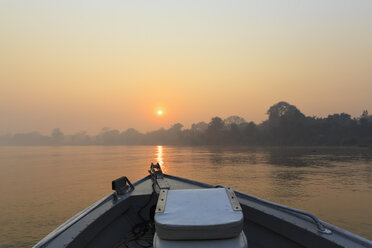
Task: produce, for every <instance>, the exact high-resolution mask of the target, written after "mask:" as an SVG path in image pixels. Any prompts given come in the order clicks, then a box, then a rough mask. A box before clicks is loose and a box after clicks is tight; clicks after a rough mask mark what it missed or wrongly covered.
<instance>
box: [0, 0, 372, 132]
mask: <svg viewBox="0 0 372 248" xmlns="http://www.w3.org/2000/svg"><path fill="white" fill-rule="evenodd" d="M371 23H372V2H371V1H367V0H366V1H344V0H328V1H320V0H314V1H295V0H291V1H289V0H283V1H280V3H279V1H275V0H270V1H234V2H231V1H203V0H201V1H160V2H155V1H135V2H131V1H102V2H99V1H79V2H77V1H59V2H57V3H56V2H52V1H16V2H15V1H10V0H6V1H1V3H0V42H1V43H0V44H1V46H0V118H1V120H0V134H3V133H8V132H11V133H14V132H26V131H41V132H43V133H49V132H50V131H51V129H53V128H55V127H59V128H61V129H62V131H64V132H66V133H72V132H77V131H81V130H86V131H88V132H89V133H92V134H95V133H97V132H99V130H100V129H101V128H103V127H111V128H117V129H120V130H124V129H127V128H129V127H134V128H136V129H138V130H140V131H148V130H153V129H157V128H159V127H162V126H164V127H169V126H170V125H171V124H173V123H176V122H181V123H183V124H184V125H185V126H186V127H188V126H190V125H191V124H192V123H194V122H198V121H209V120H210V118H211V117H213V116H216V115H218V116H221V117H228V116H230V115H240V116H242V117H244V118H245V119H246V120H253V121H256V122H260V121H262V120H264V119H265V118H266V116H265V112H266V110H267V109H268V108H269V106H271V105H272V104H274V103H276V102H278V101H281V100H285V101H288V102H290V103H292V104H294V105H296V106H297V107H298V108H299V109H300V110H301V111H302V112H304V113H305V114H307V115H317V116H325V115H327V114H329V113H336V112H347V113H350V114H351V115H353V116H358V115H360V114H361V112H362V110H364V109H369V110H370V111H372V101H371V100H370V99H372V69H371V68H372V67H371V65H372V45H371V44H372V25H371ZM159 108H161V109H163V110H164V115H163V116H162V117H158V116H156V110H157V109H159Z"/></svg>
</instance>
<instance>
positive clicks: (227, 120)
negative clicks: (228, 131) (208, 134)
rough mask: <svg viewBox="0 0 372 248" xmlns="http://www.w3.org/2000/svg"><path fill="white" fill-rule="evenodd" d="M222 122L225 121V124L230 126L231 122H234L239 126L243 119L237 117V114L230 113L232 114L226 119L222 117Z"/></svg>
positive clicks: (243, 121)
mask: <svg viewBox="0 0 372 248" xmlns="http://www.w3.org/2000/svg"><path fill="white" fill-rule="evenodd" d="M223 122H224V123H225V125H226V126H230V125H231V124H236V125H238V126H239V125H241V124H243V123H245V120H244V118H242V117H239V116H237V115H232V116H229V117H227V118H226V119H224V120H223Z"/></svg>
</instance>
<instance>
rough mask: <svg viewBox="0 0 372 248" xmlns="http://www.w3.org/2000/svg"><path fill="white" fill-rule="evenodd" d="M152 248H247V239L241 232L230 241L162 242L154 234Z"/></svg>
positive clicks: (162, 240)
mask: <svg viewBox="0 0 372 248" xmlns="http://www.w3.org/2000/svg"><path fill="white" fill-rule="evenodd" d="M153 245H154V248H190V247H193V248H207V247H208V248H210V247H213V248H247V247H248V243H247V239H246V237H245V235H244V233H243V232H241V233H240V235H239V236H237V237H235V238H231V239H216V240H188V241H182V240H177V241H174V240H164V239H160V238H159V237H158V236H157V235H156V233H155V235H154V243H153Z"/></svg>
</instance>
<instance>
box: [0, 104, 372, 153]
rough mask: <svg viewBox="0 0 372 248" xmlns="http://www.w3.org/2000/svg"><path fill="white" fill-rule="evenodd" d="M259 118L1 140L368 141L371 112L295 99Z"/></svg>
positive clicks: (2, 140)
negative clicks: (309, 111) (318, 113)
mask: <svg viewBox="0 0 372 248" xmlns="http://www.w3.org/2000/svg"><path fill="white" fill-rule="evenodd" d="M267 115H268V119H267V120H265V121H263V122H262V123H260V124H256V123H254V122H252V121H251V122H247V121H245V120H244V119H243V118H242V117H239V116H230V117H228V118H226V119H222V118H220V117H214V118H212V119H211V121H210V122H209V123H205V122H199V123H195V124H192V126H191V128H189V129H186V128H183V125H182V124H180V123H176V124H174V125H172V126H171V127H170V128H168V129H164V128H161V129H158V130H155V131H150V132H147V133H141V132H139V131H137V130H135V129H133V128H130V129H128V130H126V131H123V132H120V131H119V130H117V129H109V128H104V129H102V131H101V132H100V133H99V134H97V135H95V136H90V135H88V134H87V133H86V132H79V133H76V134H72V135H65V134H64V133H63V132H62V131H61V130H60V129H59V128H55V129H54V130H53V131H52V132H51V134H50V135H42V134H40V133H39V132H30V133H16V134H14V135H11V134H7V135H2V136H0V145H26V146H27V145H188V146H189V145H190V146H191V145H259V146H293V145H301V146H318V145H321V146H356V145H359V146H372V115H369V114H368V111H366V110H365V111H363V113H362V114H361V116H360V117H356V118H352V117H351V116H350V115H349V114H346V113H341V114H332V115H328V116H327V117H326V118H319V117H313V116H305V115H304V114H303V113H301V111H300V110H299V109H298V108H297V107H296V106H294V105H291V104H289V103H287V102H279V103H276V104H274V105H273V106H271V107H270V108H269V109H268V111H267Z"/></svg>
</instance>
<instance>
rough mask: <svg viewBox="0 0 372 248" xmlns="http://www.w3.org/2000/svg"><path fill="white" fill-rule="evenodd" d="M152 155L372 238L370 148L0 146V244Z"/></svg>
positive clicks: (42, 230) (179, 172)
mask: <svg viewBox="0 0 372 248" xmlns="http://www.w3.org/2000/svg"><path fill="white" fill-rule="evenodd" d="M150 162H154V163H159V164H161V165H162V169H163V171H164V172H165V173H167V174H171V175H175V176H181V177H185V178H189V179H193V180H197V181H201V182H205V183H210V184H213V185H217V184H223V185H227V186H231V187H233V188H235V189H237V190H239V191H243V192H246V193H249V194H252V195H255V196H258V197H261V198H263V199H266V200H270V201H274V202H278V203H281V204H285V205H289V206H291V207H295V208H299V209H303V210H306V211H309V212H311V213H313V214H315V215H317V216H318V217H319V218H321V219H323V220H325V221H327V222H330V223H333V224H336V225H338V226H340V227H342V228H346V229H347V230H349V231H351V232H355V233H356V234H359V235H362V236H364V237H367V238H369V239H372V231H371V230H372V211H371V209H372V198H371V194H372V149H361V148H327V147H317V148H303V147H302V148H301V147H287V148H285V147H282V148H262V147H236V146H234V147H172V146H128V147H124V146H123V147H121V146H115V147H93V146H92V147H90V146H89V147H0V233H1V234H2V235H0V247H30V246H32V245H33V244H35V243H36V242H37V241H38V240H39V239H40V238H42V237H43V236H44V235H46V234H47V233H49V232H50V231H52V230H53V229H54V228H56V227H57V226H58V225H59V224H61V223H63V222H64V221H65V220H66V219H68V218H70V217H71V216H72V215H74V214H76V213H77V212H78V211H81V210H82V209H84V208H86V207H87V206H89V205H90V204H92V203H94V202H95V201H97V200H99V199H100V198H101V197H103V196H105V195H107V193H108V192H110V189H111V187H110V186H111V185H110V182H111V181H112V180H113V179H115V178H118V177H120V176H122V175H125V176H127V177H128V178H129V179H130V180H131V181H136V180H138V179H140V178H142V177H144V176H146V175H147V174H146V172H147V170H148V167H149V165H150ZM123 165H124V166H123ZM17 180H18V181H19V180H21V181H22V182H24V183H26V184H27V185H28V188H27V190H28V194H23V193H24V187H23V184H14V182H16V181H17ZM66 203H68V204H66ZM25 209H27V211H24V210H25ZM35 226H38V228H35ZM25 232H27V234H28V235H27V237H26V236H24V233H25Z"/></svg>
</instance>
